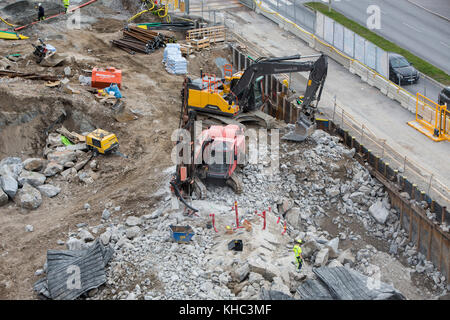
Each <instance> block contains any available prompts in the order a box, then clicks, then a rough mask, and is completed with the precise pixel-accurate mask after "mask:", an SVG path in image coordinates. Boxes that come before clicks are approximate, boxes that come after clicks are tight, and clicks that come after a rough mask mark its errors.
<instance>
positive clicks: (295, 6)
mask: <svg viewBox="0 0 450 320" xmlns="http://www.w3.org/2000/svg"><path fill="white" fill-rule="evenodd" d="M261 4H265V5H266V6H267V7H269V8H270V9H271V10H273V11H276V12H278V13H279V14H280V15H282V16H283V17H285V18H287V19H289V20H291V21H292V22H294V23H296V24H298V25H300V26H302V27H304V28H305V29H306V30H307V31H309V32H313V33H314V30H315V25H316V14H315V12H314V11H312V10H310V9H308V8H306V7H305V6H304V5H303V1H300V0H261Z"/></svg>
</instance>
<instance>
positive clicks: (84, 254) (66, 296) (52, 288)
mask: <svg viewBox="0 0 450 320" xmlns="http://www.w3.org/2000/svg"><path fill="white" fill-rule="evenodd" d="M112 255H113V249H112V248H111V247H110V246H106V247H105V246H103V244H102V243H101V242H100V241H99V240H98V239H97V240H96V241H95V242H94V243H93V244H92V246H91V247H90V248H89V249H86V250H48V251H47V276H46V277H45V278H42V279H40V280H38V281H37V282H36V283H35V284H34V290H35V291H36V292H37V293H38V294H39V295H40V296H43V297H45V298H48V299H54V300H74V299H76V298H78V297H79V296H81V295H82V294H84V293H85V292H87V291H89V290H91V289H94V288H98V287H99V286H101V285H102V284H103V283H105V282H106V273H105V267H106V265H107V264H108V262H109V261H110V260H111V257H112ZM74 270H79V279H80V282H79V284H80V285H79V286H76V285H74V284H75V282H72V280H73V279H74V276H76V271H74Z"/></svg>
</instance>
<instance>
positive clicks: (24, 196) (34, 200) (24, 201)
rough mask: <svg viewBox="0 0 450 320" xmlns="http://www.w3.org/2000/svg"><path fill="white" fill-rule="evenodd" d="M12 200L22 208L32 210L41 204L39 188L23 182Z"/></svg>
mask: <svg viewBox="0 0 450 320" xmlns="http://www.w3.org/2000/svg"><path fill="white" fill-rule="evenodd" d="M14 201H16V203H18V204H19V205H20V206H21V207H22V208H24V209H28V210H33V209H37V208H39V206H40V205H41V204H42V196H41V193H40V192H39V190H37V189H35V188H34V187H33V186H31V185H30V184H28V183H25V184H24V186H23V188H22V189H20V190H19V192H18V193H17V195H16V197H15V198H14Z"/></svg>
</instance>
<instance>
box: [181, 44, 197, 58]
mask: <svg viewBox="0 0 450 320" xmlns="http://www.w3.org/2000/svg"><path fill="white" fill-rule="evenodd" d="M179 44H180V50H181V53H182V54H184V55H186V56H189V55H190V54H192V53H193V52H194V47H193V46H192V45H191V44H190V43H179Z"/></svg>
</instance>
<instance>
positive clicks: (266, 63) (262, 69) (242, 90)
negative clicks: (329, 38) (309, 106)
mask: <svg viewBox="0 0 450 320" xmlns="http://www.w3.org/2000/svg"><path fill="white" fill-rule="evenodd" d="M301 58H302V57H301V56H300V55H294V56H289V57H281V58H263V59H260V60H257V61H256V62H255V63H254V64H252V65H251V66H249V67H248V68H247V69H246V70H245V71H244V73H243V75H242V76H241V78H240V79H239V81H238V82H237V83H236V84H235V85H234V86H233V87H232V88H231V91H232V92H233V94H234V96H236V97H237V98H238V100H239V105H240V106H241V108H242V109H243V111H244V112H247V111H253V110H255V109H256V108H257V106H256V105H254V104H252V103H251V99H250V97H251V94H252V91H253V87H254V84H255V81H256V80H257V79H258V78H259V77H261V76H266V75H272V74H280V73H292V72H304V71H309V72H311V74H310V78H309V80H312V81H309V82H308V83H310V82H311V86H308V88H307V91H306V93H305V101H306V100H308V101H309V102H308V103H311V102H312V101H313V100H314V99H315V93H316V91H317V90H315V88H316V83H320V82H322V83H323V80H324V79H322V75H323V73H325V74H326V66H327V61H326V58H327V57H326V56H325V55H323V54H322V55H320V58H319V59H318V60H317V61H316V62H312V61H306V62H295V61H291V60H296V59H301ZM323 69H325V71H323ZM308 89H309V90H308ZM307 98H310V99H307Z"/></svg>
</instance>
